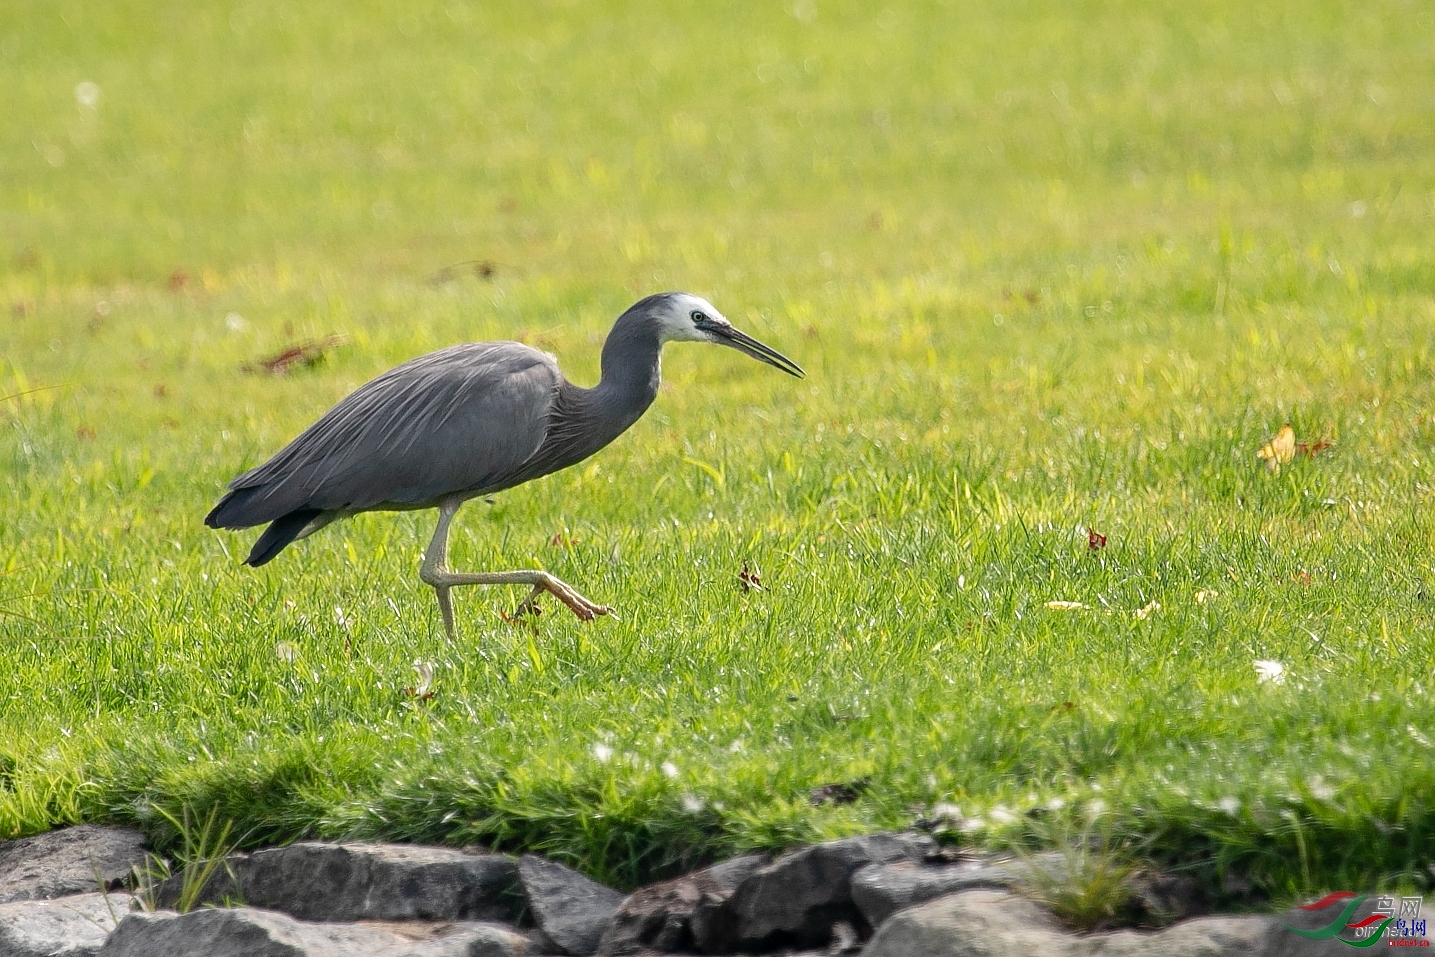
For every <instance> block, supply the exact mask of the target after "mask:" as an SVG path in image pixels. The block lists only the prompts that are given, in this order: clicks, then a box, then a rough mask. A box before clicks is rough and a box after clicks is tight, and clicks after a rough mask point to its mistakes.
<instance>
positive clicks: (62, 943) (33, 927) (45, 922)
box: [0, 891, 130, 957]
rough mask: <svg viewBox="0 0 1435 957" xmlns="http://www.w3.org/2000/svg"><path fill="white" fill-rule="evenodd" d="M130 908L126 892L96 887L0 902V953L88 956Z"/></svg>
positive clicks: (30, 956)
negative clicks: (91, 890)
mask: <svg viewBox="0 0 1435 957" xmlns="http://www.w3.org/2000/svg"><path fill="white" fill-rule="evenodd" d="M107 898H108V899H107ZM129 911H130V896H129V895H128V894H109V895H105V894H101V893H100V892H99V891H96V892H95V893H93V894H75V895H72V896H70V897H56V898H53V899H50V900H26V901H14V902H12V903H9V904H0V957H90V955H93V954H95V953H97V952H98V951H99V949H100V947H101V946H102V945H103V944H104V942H105V938H106V937H108V936H109V935H110V931H112V930H114V929H115V924H116V923H117V922H118V920H119V919H120V918H122V917H124V916H125V915H126V914H128V913H129Z"/></svg>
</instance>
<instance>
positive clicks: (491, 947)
mask: <svg viewBox="0 0 1435 957" xmlns="http://www.w3.org/2000/svg"><path fill="white" fill-rule="evenodd" d="M537 953H542V951H540V950H538V949H536V948H534V947H533V946H532V944H531V943H530V941H529V939H528V938H527V937H525V936H524V935H523V934H522V933H520V932H519V931H517V930H515V929H514V928H512V927H505V926H503V925H501V924H485V923H463V924H453V925H450V927H449V929H448V930H447V931H446V932H445V933H444V935H443V936H442V937H439V938H438V939H436V940H430V941H425V942H424V943H421V944H418V945H416V946H414V947H412V948H411V949H409V950H406V951H404V957H527V955H529V954H537Z"/></svg>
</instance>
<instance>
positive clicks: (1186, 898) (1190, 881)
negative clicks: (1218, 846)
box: [1127, 871, 1211, 924]
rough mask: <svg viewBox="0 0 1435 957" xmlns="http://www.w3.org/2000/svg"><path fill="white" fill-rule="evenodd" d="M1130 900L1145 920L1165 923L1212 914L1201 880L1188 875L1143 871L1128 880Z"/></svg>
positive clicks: (1145, 921) (1146, 921)
mask: <svg viewBox="0 0 1435 957" xmlns="http://www.w3.org/2000/svg"><path fill="white" fill-rule="evenodd" d="M1127 887H1128V888H1129V889H1130V891H1131V901H1132V904H1133V905H1134V906H1135V908H1136V911H1137V913H1138V914H1140V915H1141V916H1142V917H1143V918H1144V920H1143V921H1142V922H1143V923H1153V924H1165V923H1169V922H1171V921H1177V920H1185V919H1186V918H1188V917H1196V916H1199V915H1201V914H1207V913H1210V910H1211V902H1210V900H1209V898H1207V896H1206V894H1205V892H1204V891H1203V890H1202V889H1201V883H1200V881H1198V880H1196V879H1195V878H1194V877H1192V876H1190V875H1189V874H1169V873H1166V872H1164V871H1141V872H1139V873H1137V874H1135V875H1133V876H1132V877H1131V878H1130V879H1129V880H1128V881H1127Z"/></svg>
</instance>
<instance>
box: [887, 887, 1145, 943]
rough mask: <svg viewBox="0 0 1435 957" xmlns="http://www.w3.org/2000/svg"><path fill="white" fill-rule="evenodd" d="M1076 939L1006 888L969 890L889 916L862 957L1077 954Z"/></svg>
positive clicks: (1050, 918) (1036, 907) (1037, 908)
mask: <svg viewBox="0 0 1435 957" xmlns="http://www.w3.org/2000/svg"><path fill="white" fill-rule="evenodd" d="M1076 942H1077V939H1076V938H1075V937H1073V936H1071V935H1068V934H1065V933H1062V931H1061V929H1060V928H1059V927H1057V924H1056V920H1055V919H1054V918H1053V917H1052V916H1051V914H1050V912H1048V911H1046V910H1045V909H1043V908H1041V907H1038V906H1037V905H1036V904H1033V903H1032V902H1031V901H1028V900H1023V899H1022V898H1020V897H1016V896H1014V895H1012V894H1010V893H1008V892H1006V891H999V890H971V891H960V892H958V893H956V894H949V895H947V896H946V897H939V898H937V899H936V900H934V901H929V902H928V903H925V904H920V905H918V906H916V907H912V908H909V909H907V910H904V911H901V912H899V913H897V914H894V915H893V916H892V918H891V919H890V920H888V921H887V922H886V923H884V924H883V925H882V926H881V927H880V928H878V930H877V933H876V935H875V936H874V937H873V938H872V940H871V941H869V942H868V944H867V947H866V949H865V950H863V951H862V957H1010V955H1012V954H1034V955H1040V957H1068V955H1076V954H1081V953H1082V951H1080V950H1075V949H1073V945H1074V944H1075V943H1076ZM1153 953H1155V952H1154V951H1153Z"/></svg>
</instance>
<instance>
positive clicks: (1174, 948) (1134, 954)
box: [1087, 916, 1308, 957]
mask: <svg viewBox="0 0 1435 957" xmlns="http://www.w3.org/2000/svg"><path fill="white" fill-rule="evenodd" d="M1275 929H1276V927H1275V922H1274V921H1272V920H1271V919H1270V918H1269V917H1256V916H1247V917H1197V918H1196V919H1194V920H1188V921H1182V922H1181V923H1179V924H1172V925H1171V926H1170V927H1167V928H1166V929H1165V930H1162V931H1158V932H1156V933H1154V934H1153V933H1142V932H1140V931H1134V930H1120V931H1117V932H1116V933H1114V934H1099V935H1095V936H1092V937H1090V938H1087V941H1089V942H1090V944H1091V945H1092V950H1091V951H1090V953H1091V954H1092V955H1093V957H1147V955H1149V954H1161V955H1163V957H1167V955H1169V957H1254V955H1265V954H1269V953H1270V950H1269V948H1270V942H1271V935H1272V932H1273V931H1274V930H1275ZM1301 953H1302V954H1305V953H1308V951H1301Z"/></svg>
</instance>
